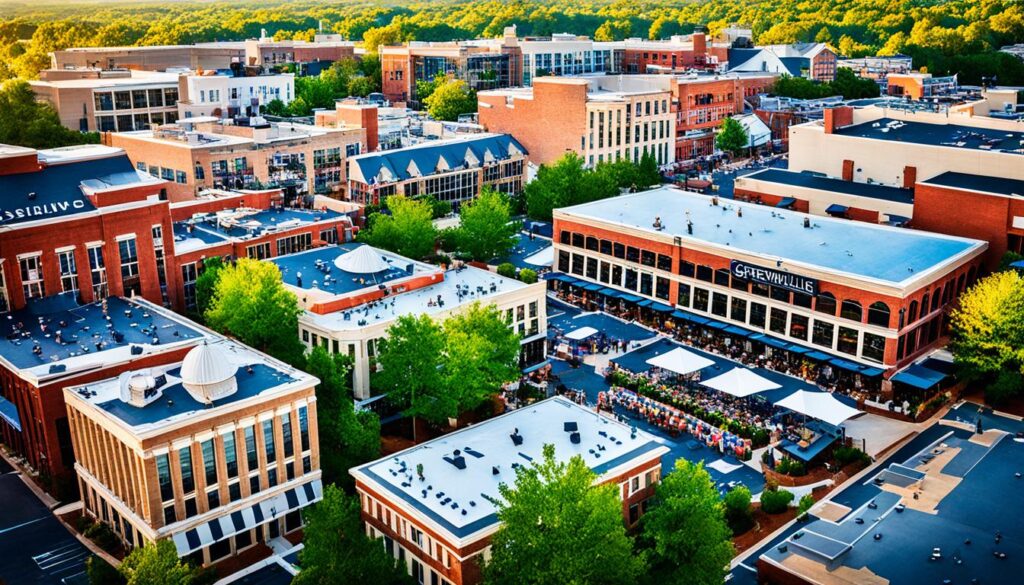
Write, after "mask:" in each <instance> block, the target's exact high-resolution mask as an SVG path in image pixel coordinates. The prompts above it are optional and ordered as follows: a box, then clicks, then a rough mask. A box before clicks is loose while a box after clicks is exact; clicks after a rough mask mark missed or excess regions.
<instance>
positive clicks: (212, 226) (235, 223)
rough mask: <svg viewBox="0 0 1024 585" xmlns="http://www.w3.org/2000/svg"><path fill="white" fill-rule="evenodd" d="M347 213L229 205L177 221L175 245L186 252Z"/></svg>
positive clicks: (330, 218) (340, 216) (247, 238)
mask: <svg viewBox="0 0 1024 585" xmlns="http://www.w3.org/2000/svg"><path fill="white" fill-rule="evenodd" d="M342 217H346V216H345V214H342V213H338V212H337V211H331V210H326V209H324V210H317V211H313V210H308V209H291V208H283V207H279V208H276V209H266V210H262V211H257V210H253V209H233V210H232V209H229V210H225V211H220V212H218V213H207V214H204V215H199V216H196V217H194V218H192V219H187V220H184V221H178V222H175V223H174V249H175V252H176V253H179V254H181V253H185V252H190V251H192V250H197V249H199V248H204V247H206V246H210V245H216V244H222V243H224V242H228V241H233V240H236V241H242V240H250V239H254V238H258V237H260V236H263V235H266V234H270V233H275V232H281V231H284V230H289V229H293V228H297V227H302V226H308V225H312V224H315V223H318V222H323V221H330V220H335V219H339V218H342Z"/></svg>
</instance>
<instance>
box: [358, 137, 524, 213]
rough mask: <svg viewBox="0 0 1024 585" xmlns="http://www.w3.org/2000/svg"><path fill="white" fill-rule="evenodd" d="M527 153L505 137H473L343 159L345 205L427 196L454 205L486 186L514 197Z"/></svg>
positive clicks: (476, 193)
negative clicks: (390, 198)
mask: <svg viewBox="0 0 1024 585" xmlns="http://www.w3.org/2000/svg"><path fill="white" fill-rule="evenodd" d="M528 157H529V154H528V153H527V151H526V149H525V148H523V145H522V144H520V143H519V142H518V141H517V140H516V139H515V138H513V137H511V136H509V135H508V134H478V135H474V136H469V137H464V138H455V139H451V140H442V141H431V142H425V143H423V144H417V145H414V146H408V147H405V148H398V149H394V150H385V151H381V152H371V153H367V154H362V155H359V156H354V157H351V158H349V159H348V188H347V197H348V200H349V201H353V202H356V203H361V204H368V203H372V204H375V205H379V204H380V203H381V202H383V201H384V200H385V199H386V198H387V197H388V196H390V195H396V194H397V195H405V196H406V197H419V196H421V195H423V196H427V195H429V196H432V197H435V198H436V199H437V200H438V201H444V202H447V203H451V205H452V207H453V208H454V209H455V210H456V211H457V210H458V208H459V206H460V205H461V204H462V203H463V202H465V201H470V200H472V199H474V198H475V197H476V196H477V195H479V194H480V190H481V189H482V188H484V187H486V186H490V187H493V188H494V189H496V190H498V191H500V192H502V193H507V194H509V195H518V194H519V193H521V192H522V190H523V185H525V184H526V165H527V162H528Z"/></svg>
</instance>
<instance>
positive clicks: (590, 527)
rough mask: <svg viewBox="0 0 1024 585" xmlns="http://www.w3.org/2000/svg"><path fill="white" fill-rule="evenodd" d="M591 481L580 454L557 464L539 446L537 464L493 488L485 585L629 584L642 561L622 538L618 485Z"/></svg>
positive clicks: (627, 539)
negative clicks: (494, 511) (494, 517)
mask: <svg viewBox="0 0 1024 585" xmlns="http://www.w3.org/2000/svg"><path fill="white" fill-rule="evenodd" d="M595 479H596V476H595V475H594V472H592V471H591V470H590V468H589V467H587V465H586V464H585V463H584V462H583V459H582V458H581V457H579V456H574V457H572V458H571V459H569V460H568V461H566V462H559V461H557V460H556V459H555V449H554V447H553V446H552V445H545V446H544V457H543V459H542V460H539V461H533V462H531V463H530V464H529V465H524V466H521V467H519V468H517V469H516V472H515V482H514V483H513V484H512V485H508V484H501V485H500V486H499V487H498V491H499V492H500V494H501V499H502V500H503V503H502V504H501V505H500V506H499V508H498V520H499V521H501V527H500V528H498V531H497V532H496V533H495V534H494V537H493V539H492V542H491V560H490V562H489V563H487V565H486V566H485V567H484V582H485V583H486V584H487V585H506V584H507V585H520V584H523V585H548V584H550V585H562V584H564V583H572V584H573V585H603V584H608V585H612V584H616V585H618V584H621V583H636V582H637V581H638V579H639V577H640V575H641V574H642V573H643V572H644V568H645V563H644V557H643V556H642V555H636V554H634V551H633V539H632V538H630V537H629V536H628V535H627V534H626V530H625V526H624V524H623V521H622V501H621V500H620V499H619V493H618V488H617V486H615V485H608V484H604V485H594V480H595ZM696 537H699V536H698V535H695V538H696ZM676 582H678V583H685V582H687V581H686V580H683V581H676Z"/></svg>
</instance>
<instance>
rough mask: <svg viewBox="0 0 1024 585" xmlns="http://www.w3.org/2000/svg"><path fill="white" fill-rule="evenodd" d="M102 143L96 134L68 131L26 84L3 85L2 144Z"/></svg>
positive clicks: (0, 98)
mask: <svg viewBox="0 0 1024 585" xmlns="http://www.w3.org/2000/svg"><path fill="white" fill-rule="evenodd" d="M99 141H100V137H99V134H97V133H95V132H88V133H82V132H77V131H75V130H69V129H67V128H65V127H64V126H63V125H62V124H61V122H60V118H59V117H58V116H57V112H56V111H55V110H54V109H53V107H51V106H50V105H49V104H47V103H44V102H37V101H36V97H35V94H34V93H33V92H32V88H31V86H29V84H28V83H27V82H25V81H22V80H9V81H5V82H3V83H2V84H0V144H12V145H17V146H27V147H29V148H57V147H60V146H70V145H74V144H90V143H97V142H99Z"/></svg>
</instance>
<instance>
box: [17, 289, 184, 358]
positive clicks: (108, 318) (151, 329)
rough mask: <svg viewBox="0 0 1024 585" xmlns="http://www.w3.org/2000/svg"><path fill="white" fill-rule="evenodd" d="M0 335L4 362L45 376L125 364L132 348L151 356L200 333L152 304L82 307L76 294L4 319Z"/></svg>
mask: <svg viewBox="0 0 1024 585" xmlns="http://www.w3.org/2000/svg"><path fill="white" fill-rule="evenodd" d="M0 335H3V337H4V341H3V342H0V358H2V359H4V360H6V361H7V362H9V363H10V364H11V365H12V366H13V367H14V368H16V369H18V370H21V371H23V372H30V373H32V374H34V375H36V376H37V377H42V376H46V375H49V374H59V373H62V372H65V371H69V370H70V371H74V370H78V369H82V368H85V367H90V366H95V365H102V364H105V363H111V362H113V361H115V360H117V359H120V360H124V361H127V360H128V359H131V356H132V355H134V354H132V353H131V348H132V347H138V348H140V349H142V350H143V351H144V352H145V353H148V352H146V351H145V350H147V349H149V348H152V347H155V346H159V345H169V344H177V343H180V342H182V341H187V340H192V339H196V338H198V337H201V336H202V333H201V332H200V331H199V330H198V329H196V328H194V327H192V326H191V325H190V322H188V321H186V320H184V319H181V318H178V317H177V316H176V315H174V314H173V313H171V312H170V311H165V310H163V309H160V308H157V307H154V306H152V305H149V304H145V305H143V304H140V303H136V302H134V301H131V300H128V299H124V298H121V297H109V298H107V299H106V301H105V302H103V301H101V302H95V303H89V304H87V305H78V303H77V302H76V301H75V298H74V296H73V295H69V294H66V293H62V294H59V295H54V296H50V297H45V298H42V299H33V300H31V301H29V303H28V305H27V306H26V307H25V308H24V309H20V310H18V311H14V312H12V313H9V314H8V315H7V317H6V318H5V319H0ZM37 348H38V349H37ZM136 351H138V350H136Z"/></svg>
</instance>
